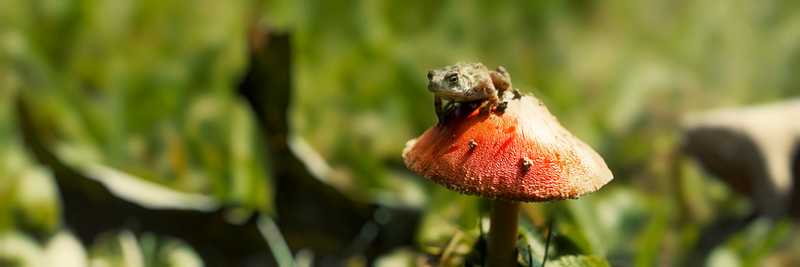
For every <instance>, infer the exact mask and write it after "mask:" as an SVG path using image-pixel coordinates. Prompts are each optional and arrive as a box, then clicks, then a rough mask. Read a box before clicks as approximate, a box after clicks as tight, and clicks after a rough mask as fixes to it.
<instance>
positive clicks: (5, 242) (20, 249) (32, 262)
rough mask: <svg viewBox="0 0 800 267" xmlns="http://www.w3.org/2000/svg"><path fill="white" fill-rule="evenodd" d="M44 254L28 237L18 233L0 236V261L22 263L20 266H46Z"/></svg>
mask: <svg viewBox="0 0 800 267" xmlns="http://www.w3.org/2000/svg"><path fill="white" fill-rule="evenodd" d="M43 254H44V252H43V251H42V248H40V247H39V245H37V244H36V242H35V241H34V240H33V239H31V238H30V237H28V236H25V235H23V234H20V233H17V232H7V233H3V234H0V261H10V262H17V263H20V265H19V266H32V267H36V266H45V265H44V257H42V255H43Z"/></svg>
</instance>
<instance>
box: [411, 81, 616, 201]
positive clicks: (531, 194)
mask: <svg viewBox="0 0 800 267" xmlns="http://www.w3.org/2000/svg"><path fill="white" fill-rule="evenodd" d="M511 98H512V97H509V98H507V99H511ZM450 116H451V117H449V118H448V123H447V124H445V125H442V126H438V127H433V128H430V129H428V130H427V131H426V132H425V133H423V134H422V135H421V136H420V137H419V138H417V139H414V140H411V141H409V142H408V143H407V144H406V148H405V149H404V150H403V159H404V161H405V164H406V166H408V168H409V169H411V170H412V171H414V172H416V173H418V174H421V175H423V176H425V177H427V178H428V179H430V180H432V181H434V182H436V183H439V184H441V185H443V186H445V187H447V188H449V189H451V190H455V191H458V192H461V193H464V194H470V195H480V196H484V197H489V198H500V199H504V200H508V201H522V202H539V201H551V200H560V199H566V198H578V197H580V196H582V195H585V194H588V193H591V192H594V191H595V190H597V189H599V188H600V187H602V186H603V185H605V184H606V183H608V182H609V181H611V179H613V175H612V174H611V171H610V170H609V169H608V166H606V164H605V162H604V161H603V158H601V157H600V155H598V154H597V152H595V151H594V150H592V148H591V147H589V145H587V144H586V143H584V142H582V141H581V140H579V139H577V138H576V137H574V136H573V135H572V134H570V133H569V131H567V130H566V129H564V127H562V126H561V124H559V123H558V120H556V118H555V117H554V116H553V115H552V114H550V112H549V111H548V110H547V108H546V107H545V106H544V105H540V101H539V100H538V99H536V98H534V97H532V96H528V95H525V96H521V97H520V98H515V99H513V100H509V101H508V107H506V109H505V110H503V111H501V112H498V111H497V110H495V111H493V112H492V114H487V113H480V112H479V109H475V108H474V107H471V106H470V105H468V104H461V105H458V106H457V107H456V108H455V112H453V113H452V114H451V115H450ZM490 116H496V118H494V119H490ZM453 135H455V136H456V138H443V137H449V136H453Z"/></svg>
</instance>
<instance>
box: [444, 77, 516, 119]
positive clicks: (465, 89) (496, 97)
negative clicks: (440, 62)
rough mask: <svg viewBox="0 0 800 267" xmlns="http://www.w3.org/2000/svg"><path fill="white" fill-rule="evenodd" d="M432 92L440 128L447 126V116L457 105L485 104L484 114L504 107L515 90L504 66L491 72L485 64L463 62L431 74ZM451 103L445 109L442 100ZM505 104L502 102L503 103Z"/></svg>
mask: <svg viewBox="0 0 800 267" xmlns="http://www.w3.org/2000/svg"><path fill="white" fill-rule="evenodd" d="M428 81H429V83H428V91H430V92H432V93H433V94H434V102H433V105H434V108H435V109H436V117H437V118H438V119H439V123H438V124H437V125H443V124H445V123H446V117H447V115H448V113H449V112H451V111H452V108H453V107H454V106H455V104H456V103H466V102H477V101H481V100H482V101H483V102H484V103H485V104H484V105H483V106H482V107H481V111H480V112H481V113H483V112H486V111H491V109H492V107H504V106H506V105H505V104H507V103H505V102H503V94H504V93H505V91H506V90H508V89H509V88H511V76H510V75H509V74H508V72H507V71H506V69H505V68H503V66H498V67H497V69H495V70H493V71H490V70H489V69H488V68H486V66H484V65H483V64H482V63H480V62H477V63H468V62H459V63H456V64H455V65H452V66H448V67H445V68H442V69H431V70H430V71H428ZM443 98H444V99H446V100H448V101H449V103H448V104H447V106H446V107H442V99H443ZM501 102H502V103H501Z"/></svg>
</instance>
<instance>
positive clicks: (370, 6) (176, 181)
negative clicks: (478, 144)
mask: <svg viewBox="0 0 800 267" xmlns="http://www.w3.org/2000/svg"><path fill="white" fill-rule="evenodd" d="M799 9H800V2H796V1H733V2H731V1H667V0H652V1H603V2H601V1H457V0H453V1H373V0H363V1H306V0H303V1H300V0H298V1H281V0H274V1H121V0H120V1H47V0H42V1H0V233H9V234H5V235H3V237H0V240H6V241H7V242H10V241H8V240H23V241H19V242H16V243H14V244H32V245H31V246H34V247H35V246H44V245H43V244H45V243H44V242H46V240H47V239H48V238H50V237H51V236H53V235H55V233H56V232H57V231H58V230H59V229H61V227H62V226H61V220H60V212H61V211H60V207H59V194H58V190H56V189H57V187H56V185H55V184H54V180H53V177H52V174H51V172H50V171H49V170H47V169H46V168H44V167H42V166H39V165H38V163H37V161H36V159H35V158H33V157H32V156H31V154H30V152H28V151H27V150H26V148H25V145H24V142H23V140H22V136H21V132H20V130H19V128H18V127H19V126H18V125H19V123H18V122H17V118H18V114H17V110H16V103H17V99H18V98H23V99H25V101H27V102H28V103H30V104H32V105H33V110H34V114H33V115H34V117H35V121H36V125H35V126H36V127H37V129H39V130H40V131H41V132H43V133H45V136H44V138H45V140H44V141H45V143H46V144H47V145H48V146H49V147H50V148H51V149H52V150H53V151H54V152H55V153H56V155H57V156H59V157H60V159H61V160H63V161H65V162H68V163H69V164H71V165H72V166H73V167H75V168H78V169H81V166H83V164H86V163H89V162H91V163H99V164H103V165H107V166H110V167H112V168H116V169H119V170H122V171H125V172H128V173H131V174H133V175H135V176H137V177H139V178H140V179H143V180H147V181H152V182H155V183H158V184H161V185H163V186H166V187H169V188H172V189H174V190H177V191H184V192H196V193H202V194H207V195H211V196H214V197H216V198H218V199H219V200H221V202H222V203H224V205H225V206H226V207H228V208H231V209H240V211H241V212H242V213H244V214H250V213H251V212H253V211H256V210H258V211H261V212H263V213H266V214H273V213H274V209H275V205H280V203H274V202H273V192H272V183H271V176H270V166H267V165H265V163H266V162H268V160H267V159H266V157H267V155H266V154H265V153H264V152H263V151H262V150H261V149H259V148H262V147H264V144H262V142H261V140H260V139H259V138H260V137H259V135H258V129H257V128H258V127H257V125H256V124H255V120H254V116H253V114H252V112H251V111H250V110H249V108H248V106H247V105H246V103H245V102H244V101H243V100H242V98H241V97H240V96H239V95H238V94H237V93H236V86H237V84H238V83H239V82H240V80H241V79H242V76H243V71H244V70H245V69H246V67H247V52H248V51H247V48H248V47H247V45H248V44H247V36H248V30H249V29H250V27H251V26H252V25H253V24H254V23H265V24H268V25H270V26H271V27H272V28H273V29H274V30H275V31H286V32H289V33H291V34H292V47H293V49H294V54H293V55H292V57H293V60H294V65H293V66H294V69H293V70H292V71H293V73H294V77H293V79H294V85H295V88H293V90H294V91H293V98H292V99H293V102H292V103H291V105H290V106H291V112H290V114H291V115H290V118H289V120H290V123H291V125H290V129H291V131H292V132H293V133H294V134H295V135H296V136H298V137H299V138H302V140H305V141H307V143H308V144H309V145H310V146H311V147H312V148H313V149H314V151H316V152H317V153H319V155H320V156H321V157H322V158H323V159H325V161H326V162H327V164H329V165H330V167H331V171H330V172H328V173H327V174H326V175H327V177H318V178H320V179H322V180H324V181H326V182H329V183H331V184H333V185H335V186H336V187H338V188H345V189H348V190H349V191H348V192H355V194H354V195H352V196H351V197H353V198H355V199H360V200H367V201H372V202H378V203H380V204H383V205H391V206H407V207H414V208H422V209H425V210H427V211H428V212H427V215H426V216H425V218H424V219H423V221H422V222H421V227H420V231H419V232H418V233H417V236H418V239H419V242H418V243H419V244H418V246H419V247H418V248H417V249H418V250H419V251H421V252H425V253H430V254H437V253H440V252H441V250H442V249H441V248H444V247H445V246H446V245H447V243H448V242H450V239H451V238H452V237H453V235H454V233H456V232H464V233H465V237H464V238H463V240H464V241H463V242H462V243H464V244H468V245H472V244H474V243H475V242H477V240H478V239H479V238H478V235H479V233H480V230H479V229H478V228H479V227H480V225H481V224H480V223H479V222H480V221H481V218H482V217H483V216H485V215H486V214H487V211H488V209H487V208H486V207H487V206H488V205H487V202H486V201H485V200H482V199H479V198H476V197H471V196H461V195H459V194H457V193H453V192H450V191H447V190H446V189H444V188H442V187H440V186H438V185H435V184H434V183H431V182H428V181H426V180H425V179H424V178H420V177H419V176H417V175H415V174H413V173H411V172H410V171H408V170H407V169H406V168H405V167H404V164H403V162H402V158H401V157H400V152H401V151H402V149H403V147H404V146H405V142H406V141H407V140H409V139H412V138H414V137H416V136H418V135H419V134H421V133H422V132H423V131H424V130H425V129H427V128H428V127H430V126H432V125H434V124H435V122H436V117H435V113H434V111H433V104H432V102H433V101H432V95H431V94H430V93H429V92H428V91H427V89H426V79H425V73H426V72H427V70H428V69H431V68H441V67H444V66H447V65H452V64H453V63H456V62H459V61H479V62H483V64H484V65H486V66H488V67H490V68H494V67H496V66H497V65H502V66H504V67H505V68H506V69H507V70H508V71H509V73H510V74H511V77H512V81H513V84H514V87H515V88H519V89H520V90H522V91H523V92H532V93H534V94H535V95H536V96H537V97H538V98H540V99H542V100H543V101H544V102H545V103H546V104H547V106H548V108H549V109H550V111H551V112H552V113H553V114H554V115H556V117H558V118H559V121H560V122H561V123H562V124H563V125H564V126H565V127H566V128H567V129H569V130H570V131H571V132H572V133H573V134H575V135H576V136H578V137H579V138H580V139H582V140H584V141H585V142H587V143H588V144H589V145H590V146H592V147H593V148H595V149H596V150H597V151H598V152H599V153H600V154H601V155H602V156H603V157H604V158H605V160H606V162H607V163H608V164H609V167H610V168H611V170H612V172H613V173H614V174H615V178H616V179H615V180H614V181H613V182H611V183H610V184H609V185H607V186H606V187H605V188H603V189H602V190H600V191H599V192H597V193H594V194H592V195H589V196H586V197H584V198H582V199H580V200H569V201H565V202H561V203H552V204H528V205H526V206H529V207H524V208H523V210H525V214H528V217H526V218H527V219H524V220H523V222H522V224H523V225H526V224H527V227H522V228H521V229H522V230H521V231H522V232H523V235H524V236H525V238H526V240H528V241H527V242H529V244H531V246H532V248H534V251H535V252H536V253H538V254H536V253H534V255H537V256H542V255H543V254H542V253H543V250H540V249H542V248H543V247H540V246H541V244H542V242H543V240H544V239H543V238H542V235H541V234H540V233H538V232H537V231H539V230H537V229H539V227H542V226H543V225H544V222H546V221H548V220H551V219H552V218H553V217H556V218H558V220H557V221H556V226H555V229H556V236H555V239H554V240H553V242H554V243H553V247H551V248H553V249H554V251H555V252H553V254H552V255H577V254H580V255H591V256H567V257H562V258H560V259H553V260H554V264H553V266H556V265H558V264H557V263H555V262H556V261H557V262H559V263H562V264H563V266H567V265H570V264H571V263H574V262H577V261H586V262H595V261H601V260H598V259H608V261H609V262H610V263H611V265H617V264H621V265H635V266H652V265H656V263H659V264H658V265H674V264H678V263H679V262H680V259H682V258H683V257H685V256H686V255H688V253H690V251H688V250H689V249H690V248H692V246H693V245H694V244H695V243H696V242H697V238H698V232H699V231H700V229H701V228H702V227H704V226H706V225H708V224H709V223H710V221H711V220H713V219H714V218H715V217H717V216H722V215H724V214H744V213H747V211H750V210H751V209H752V207H750V206H749V204H748V203H747V201H746V200H743V199H742V196H739V195H736V194H735V193H733V192H732V191H731V190H730V189H729V188H727V187H726V186H725V185H724V184H720V183H719V182H717V181H715V180H712V179H710V178H709V177H707V175H706V174H704V173H703V172H701V171H699V169H698V167H697V166H695V165H693V164H692V162H687V161H686V160H680V159H679V156H678V155H677V153H678V151H677V148H678V146H679V145H680V136H679V128H678V127H677V126H678V124H679V120H680V118H681V117H682V116H683V115H685V114H688V113H691V112H695V111H699V110H704V109H708V108H713V107H719V106H729V105H745V104H753V103H762V102H769V101H776V100H780V99H785V98H789V97H796V96H798V94H800V93H799V91H798V90H797V88H798V87H799V86H800V76H798V75H795V71H796V70H797V68H798V67H800V65H798V64H799V63H798V62H800V16H796V15H795V14H797V12H798V11H800V10H799ZM676 160H677V162H678V163H675V162H676ZM676 164H677V165H680V166H681V167H682V168H680V171H677V170H675V165H676ZM676 173H677V174H676ZM676 177H677V178H676ZM676 179H681V181H683V182H681V184H682V185H687V184H691V185H696V186H684V187H680V186H677V185H676V181H675V180H676ZM706 192H708V193H709V194H706ZM681 201H687V202H689V203H692V205H691V206H689V207H685V206H682V205H680V202H681ZM245 217H246V216H242V218H245ZM278 219H279V218H278ZM790 230H791V226H790V225H789V223H788V222H783V221H781V222H778V223H777V224H773V223H770V222H762V221H758V222H757V223H755V225H752V226H750V227H749V228H748V230H747V231H746V232H743V233H741V234H738V235H737V236H735V237H734V238H733V239H732V240H730V242H728V243H726V244H725V245H724V246H723V247H721V248H719V249H718V250H715V252H714V254H712V257H711V260H710V261H709V264H710V265H714V266H731V265H728V264H741V265H743V266H753V265H759V263H760V262H761V260H764V259H765V258H769V257H770V256H769V255H770V252H771V251H776V253H779V252H781V251H787V250H788V251H790V252H791V251H792V249H791V248H794V247H798V244H790V245H785V244H784V243H785V242H784V241H785V236H786V235H787V234H786V233H788V232H789V231H790ZM20 233H22V234H20ZM116 234H117V233H114V235H116ZM28 236H32V237H35V240H34V241H30V238H29V237H28ZM114 238H129V237H124V234H121V235H119V237H107V238H105V239H103V240H112V241H107V242H117V241H113V240H115V239H114ZM148 238H149V239H148ZM154 238H156V237H152V236H151V237H139V239H141V240H140V241H138V242H140V243H141V246H142V247H143V250H146V251H150V252H148V253H150V254H147V253H144V254H146V255H151V256H146V257H145V258H146V259H147V261H148V262H150V263H152V262H155V261H156V260H153V259H150V258H148V257H153V256H152V255H158V253H157V252H153V251H155V248H156V247H159V248H163V247H168V246H156V245H153V244H151V243H153V242H155V241H147V240H151V239H154ZM169 242H172V241H169ZM176 242H177V241H176ZM782 242H783V243H782ZM795 243H796V242H795ZM147 244H149V245H147ZM779 244H784V245H780V246H779ZM95 246H96V247H95V248H90V249H87V251H90V252H89V253H88V254H87V255H88V256H89V257H91V258H97V257H112V256H108V255H116V254H114V253H116V252H114V251H115V250H114V248H113V247H114V246H117V245H113V246H112V245H108V246H104V245H102V242H101V241H98V243H97V244H95ZM148 246H149V247H148ZM466 247H467V248H469V246H466ZM786 247H789V249H786ZM464 250H466V251H464ZM0 251H3V250H2V249H0ZM455 251H456V254H458V255H462V256H463V255H464V254H466V253H468V252H469V251H468V249H462V250H459V249H456V250H455ZM520 251H521V252H522V251H523V250H520ZM181 253H184V252H181ZM186 253H188V254H191V253H193V252H185V253H184V254H186ZM23 254H24V253H23ZM398 255H411V256H408V257H415V256H416V254H413V253H411V254H398ZM9 257H10V256H8V255H5V254H3V253H0V258H3V259H6V258H9ZM114 257H116V256H114ZM164 257H167V256H164ZM595 257H596V258H595ZM112 258H113V257H112ZM0 261H2V260H0ZM154 265H156V264H154ZM548 266H550V264H548ZM588 266H602V265H588Z"/></svg>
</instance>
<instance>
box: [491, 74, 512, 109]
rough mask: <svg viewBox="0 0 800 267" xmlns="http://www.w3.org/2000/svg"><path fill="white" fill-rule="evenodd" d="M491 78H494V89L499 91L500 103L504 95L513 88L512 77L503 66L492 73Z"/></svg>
mask: <svg viewBox="0 0 800 267" xmlns="http://www.w3.org/2000/svg"><path fill="white" fill-rule="evenodd" d="M489 76H490V77H492V84H494V89H496V90H497V96H498V97H499V98H500V100H499V101H501V102H502V101H503V94H505V92H506V90H508V89H509V88H511V75H509V74H508V72H507V71H506V69H505V68H503V66H497V70H496V71H490V72H489Z"/></svg>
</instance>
